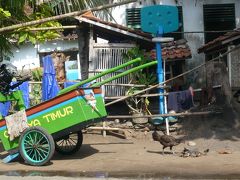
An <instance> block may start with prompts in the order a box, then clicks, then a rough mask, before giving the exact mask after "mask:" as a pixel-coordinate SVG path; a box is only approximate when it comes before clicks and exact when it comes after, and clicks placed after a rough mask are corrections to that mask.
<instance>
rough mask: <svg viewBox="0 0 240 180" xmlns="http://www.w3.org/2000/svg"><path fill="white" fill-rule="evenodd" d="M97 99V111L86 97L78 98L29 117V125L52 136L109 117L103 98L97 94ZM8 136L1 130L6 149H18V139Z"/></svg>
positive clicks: (4, 130) (5, 130)
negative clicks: (86, 122) (81, 124)
mask: <svg viewBox="0 0 240 180" xmlns="http://www.w3.org/2000/svg"><path fill="white" fill-rule="evenodd" d="M95 99H96V108H97V109H94V108H93V107H92V106H91V105H90V104H89V103H88V101H87V99H86V98H85V97H84V96H77V97H74V98H72V99H70V100H68V101H65V102H63V103H61V104H58V105H56V106H53V107H51V108H48V109H47V110H44V111H41V112H40V113H36V114H34V115H31V116H28V117H27V118H28V124H29V125H30V126H41V127H43V128H44V129H46V130H47V132H48V133H49V134H52V133H55V132H59V131H61V130H63V129H66V128H68V127H71V126H73V125H76V124H79V123H82V122H85V121H88V120H92V119H95V118H101V117H105V116H107V112H106V109H105V105H104V101H103V98H102V96H101V95H100V94H96V95H95ZM6 135H7V129H6V128H4V129H3V130H0V138H1V140H2V143H3V145H4V149H5V150H9V149H13V148H16V147H18V139H15V140H14V141H10V140H9V138H7V137H6Z"/></svg>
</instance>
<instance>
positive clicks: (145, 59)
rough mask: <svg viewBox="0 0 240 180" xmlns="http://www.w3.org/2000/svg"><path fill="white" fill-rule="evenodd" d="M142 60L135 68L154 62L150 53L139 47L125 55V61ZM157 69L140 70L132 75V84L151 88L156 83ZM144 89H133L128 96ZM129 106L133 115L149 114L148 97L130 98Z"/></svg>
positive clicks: (130, 89) (128, 100) (127, 101)
mask: <svg viewBox="0 0 240 180" xmlns="http://www.w3.org/2000/svg"><path fill="white" fill-rule="evenodd" d="M138 57H140V58H141V62H140V63H138V64H135V65H134V66H139V65H143V64H146V63H149V62H151V61H153V60H152V58H151V56H150V53H147V52H145V51H144V50H142V49H140V48H139V47H134V48H131V49H130V50H128V51H127V53H126V54H124V59H125V61H130V60H132V59H135V58H138ZM155 72H156V68H154V67H149V68H145V69H142V70H139V71H137V72H134V73H132V74H131V79H132V80H131V82H132V83H134V84H140V85H145V86H149V85H151V84H154V83H156V80H157V76H156V73H155ZM141 89H143V87H141V88H140V87H131V88H129V89H128V91H127V92H126V95H132V94H135V93H137V92H138V91H140V90H141ZM126 104H127V106H128V107H129V108H130V112H131V113H140V114H141V113H143V114H147V113H149V110H148V106H149V100H148V98H147V97H136V96H133V97H130V98H129V99H127V100H126Z"/></svg>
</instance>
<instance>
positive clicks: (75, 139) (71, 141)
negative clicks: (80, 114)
mask: <svg viewBox="0 0 240 180" xmlns="http://www.w3.org/2000/svg"><path fill="white" fill-rule="evenodd" d="M82 141H83V136H82V131H78V132H73V133H70V134H69V135H67V136H65V137H63V138H61V139H59V140H56V141H55V147H56V151H57V152H58V153H60V154H63V155H71V154H74V153H76V152H77V151H78V150H79V149H80V147H81V146H82Z"/></svg>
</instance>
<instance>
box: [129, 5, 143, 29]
mask: <svg viewBox="0 0 240 180" xmlns="http://www.w3.org/2000/svg"><path fill="white" fill-rule="evenodd" d="M126 15H127V16H126V18H127V19H126V20H127V27H129V28H134V29H141V8H131V9H127V10H126Z"/></svg>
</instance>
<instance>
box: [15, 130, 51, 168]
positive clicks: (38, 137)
mask: <svg viewBox="0 0 240 180" xmlns="http://www.w3.org/2000/svg"><path fill="white" fill-rule="evenodd" d="M19 151H20V154H21V156H22V157H23V159H24V160H25V162H26V163H28V164H30V165H33V166H42V165H44V164H45V163H47V162H49V161H50V159H51V158H52V156H53V154H54V151H55V144H54V140H53V138H52V136H51V135H50V134H48V132H46V130H44V129H43V128H41V127H38V126H33V127H29V128H27V129H26V130H25V131H24V132H23V133H22V134H21V137H20V139H19Z"/></svg>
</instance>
